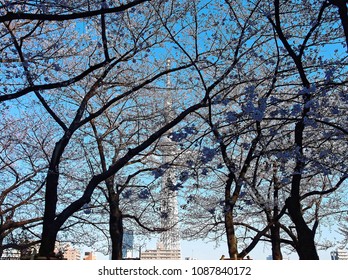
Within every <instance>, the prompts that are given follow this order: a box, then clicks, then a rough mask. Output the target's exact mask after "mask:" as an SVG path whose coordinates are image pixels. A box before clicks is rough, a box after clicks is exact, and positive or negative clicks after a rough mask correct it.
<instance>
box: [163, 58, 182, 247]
mask: <svg viewBox="0 0 348 280" xmlns="http://www.w3.org/2000/svg"><path fill="white" fill-rule="evenodd" d="M170 67H171V61H170V60H169V59H168V60H167V69H168V70H169V69H170ZM166 88H167V89H166V93H165V98H164V99H165V100H164V102H165V104H164V107H165V110H164V118H165V122H166V123H168V122H170V121H171V120H173V118H174V111H173V99H172V96H171V81H170V75H169V74H168V75H167V82H166ZM169 133H170V132H169ZM160 146H161V150H162V154H163V157H162V163H163V164H164V165H165V164H168V163H169V165H170V163H171V162H173V160H174V157H175V154H176V152H177V148H176V144H175V143H174V142H173V141H172V140H171V139H170V138H169V137H168V135H166V136H164V137H163V138H162V140H161V144H160ZM176 177H177V176H176V174H175V170H174V169H173V168H168V169H167V170H166V172H165V173H164V174H163V176H162V183H161V193H160V198H161V213H162V215H161V227H162V228H165V229H168V230H166V231H163V232H162V233H161V235H160V243H161V245H162V246H163V249H164V250H173V251H179V252H180V233H179V217H178V200H177V190H176V189H175V183H176V182H175V181H176Z"/></svg>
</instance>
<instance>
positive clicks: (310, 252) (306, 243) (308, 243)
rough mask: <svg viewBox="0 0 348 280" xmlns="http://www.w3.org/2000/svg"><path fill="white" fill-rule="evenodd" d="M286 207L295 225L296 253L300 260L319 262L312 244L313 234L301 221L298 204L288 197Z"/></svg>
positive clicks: (295, 200)
mask: <svg viewBox="0 0 348 280" xmlns="http://www.w3.org/2000/svg"><path fill="white" fill-rule="evenodd" d="M286 206H287V208H288V210H289V214H290V217H291V219H292V221H293V222H294V224H295V228H296V232H297V236H298V242H297V246H296V251H297V253H298V255H299V258H300V260H319V256H318V253H317V249H316V247H315V242H314V233H313V231H312V230H311V229H310V228H309V227H308V226H307V224H306V221H305V220H304V219H303V216H302V211H301V205H300V202H299V201H298V200H297V199H294V198H293V197H289V198H288V199H287V200H286Z"/></svg>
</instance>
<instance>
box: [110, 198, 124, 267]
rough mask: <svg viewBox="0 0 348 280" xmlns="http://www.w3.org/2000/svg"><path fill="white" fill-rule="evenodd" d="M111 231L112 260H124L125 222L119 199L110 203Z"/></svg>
mask: <svg viewBox="0 0 348 280" xmlns="http://www.w3.org/2000/svg"><path fill="white" fill-rule="evenodd" d="M109 230H110V238H111V259H112V260H122V244H123V220H122V212H121V210H120V208H119V203H118V199H116V200H115V201H111V202H110V219H109Z"/></svg>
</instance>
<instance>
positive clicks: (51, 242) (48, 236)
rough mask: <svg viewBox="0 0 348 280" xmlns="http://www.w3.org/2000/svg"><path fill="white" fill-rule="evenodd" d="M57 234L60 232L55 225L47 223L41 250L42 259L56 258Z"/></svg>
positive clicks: (43, 232) (43, 231)
mask: <svg viewBox="0 0 348 280" xmlns="http://www.w3.org/2000/svg"><path fill="white" fill-rule="evenodd" d="M57 234H58V230H57V229H56V227H55V226H54V224H53V223H51V224H49V223H47V222H46V224H45V225H44V228H43V230H42V238H41V245H40V249H39V256H40V257H44V258H51V257H53V256H54V249H55V244H56V239H57Z"/></svg>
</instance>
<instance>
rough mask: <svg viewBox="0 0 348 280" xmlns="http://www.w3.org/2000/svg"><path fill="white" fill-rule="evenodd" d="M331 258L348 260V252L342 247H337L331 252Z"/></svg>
mask: <svg viewBox="0 0 348 280" xmlns="http://www.w3.org/2000/svg"><path fill="white" fill-rule="evenodd" d="M331 260H348V252H347V251H345V250H343V249H342V248H337V249H336V251H332V252H331Z"/></svg>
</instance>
